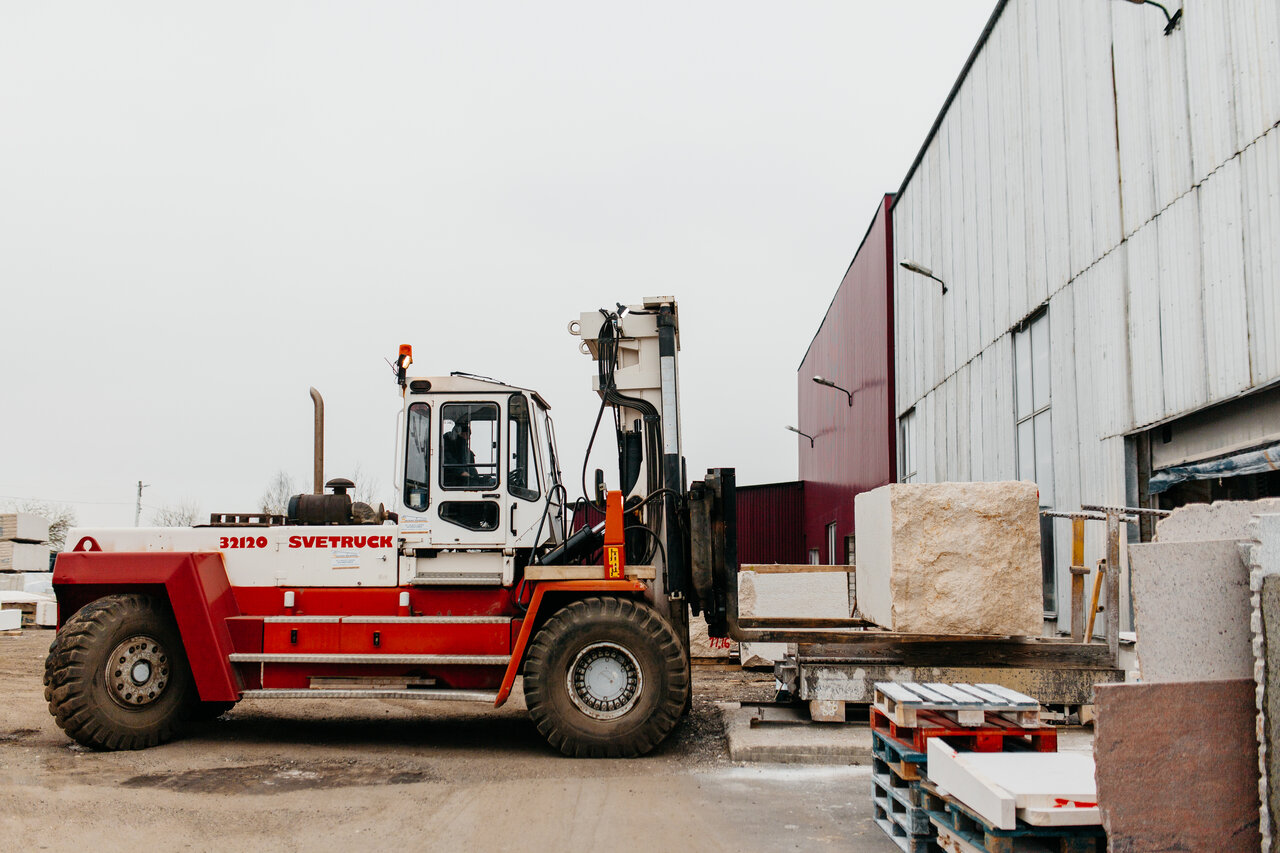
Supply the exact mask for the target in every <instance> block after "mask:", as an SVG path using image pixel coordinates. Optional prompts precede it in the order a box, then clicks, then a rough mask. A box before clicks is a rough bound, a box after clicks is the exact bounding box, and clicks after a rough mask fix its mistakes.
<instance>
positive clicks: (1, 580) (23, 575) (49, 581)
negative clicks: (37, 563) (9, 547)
mask: <svg viewBox="0 0 1280 853" xmlns="http://www.w3.org/2000/svg"><path fill="white" fill-rule="evenodd" d="M0 590H18V591H20V592H44V593H51V592H53V572H0Z"/></svg>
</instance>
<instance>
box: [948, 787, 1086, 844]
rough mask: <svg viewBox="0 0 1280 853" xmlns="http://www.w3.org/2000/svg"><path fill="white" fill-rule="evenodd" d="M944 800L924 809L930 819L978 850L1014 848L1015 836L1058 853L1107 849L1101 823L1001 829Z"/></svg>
mask: <svg viewBox="0 0 1280 853" xmlns="http://www.w3.org/2000/svg"><path fill="white" fill-rule="evenodd" d="M939 802H942V801H940V800H938V799H937V798H936V797H934V798H933V804H934V805H936V804H937V803H939ZM945 803H946V805H945V808H944V809H943V810H941V811H939V810H937V809H935V808H926V809H925V813H926V814H927V815H928V817H929V819H930V822H931V823H933V824H935V825H937V826H941V827H944V828H946V829H947V830H949V831H950V832H951V833H952V834H954V835H956V836H958V837H959V838H961V839H963V840H964V841H965V842H966V843H968V844H971V845H973V846H974V847H975V848H977V849H978V850H982V851H989V850H1009V849H1017V848H1016V847H1011V843H1012V842H1014V841H1015V839H1025V840H1028V841H1036V842H1039V843H1040V844H1042V845H1045V846H1048V847H1050V849H1056V850H1057V851H1059V853H1103V851H1105V850H1106V848H1107V842H1106V838H1107V835H1106V831H1105V830H1104V829H1103V828H1102V827H1101V826H1096V825H1094V826H1032V825H1031V824H1029V823H1025V822H1023V821H1018V827H1017V829H1000V828H998V827H994V826H991V825H990V824H989V823H987V822H986V821H985V820H983V819H982V818H981V817H979V816H978V815H977V813H975V812H974V811H972V810H971V809H969V808H967V807H966V806H964V805H963V804H961V803H959V802H957V801H956V800H954V799H952V798H947V799H946V801H945ZM1051 842H1057V844H1056V845H1054V844H1052V843H1051Z"/></svg>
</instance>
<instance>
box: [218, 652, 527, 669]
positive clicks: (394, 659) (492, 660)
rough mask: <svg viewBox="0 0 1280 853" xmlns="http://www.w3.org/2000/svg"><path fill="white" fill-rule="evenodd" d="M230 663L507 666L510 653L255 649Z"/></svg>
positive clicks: (233, 657) (237, 654)
mask: <svg viewBox="0 0 1280 853" xmlns="http://www.w3.org/2000/svg"><path fill="white" fill-rule="evenodd" d="M227 659H228V660H230V661H231V662H232V663H337V664H360V663H372V664H379V663H385V664H393V663H394V664H406V663H419V664H434V665H436V666H446V665H455V664H456V665H461V666H506V665H507V664H508V663H510V662H511V656H510V655H307V654H297V655H295V654H280V653H267V654H261V653H257V652H234V653H232V654H230V655H227Z"/></svg>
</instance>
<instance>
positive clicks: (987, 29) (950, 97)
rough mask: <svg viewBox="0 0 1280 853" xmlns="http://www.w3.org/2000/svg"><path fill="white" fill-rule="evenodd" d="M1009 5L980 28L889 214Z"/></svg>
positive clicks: (999, 6) (1003, 0)
mask: <svg viewBox="0 0 1280 853" xmlns="http://www.w3.org/2000/svg"><path fill="white" fill-rule="evenodd" d="M1008 5H1009V0H999V1H998V2H997V3H996V8H995V9H994V10H993V11H992V12H991V17H990V18H987V23H986V26H984V27H983V28H982V32H981V33H980V34H979V35H978V41H977V43H976V44H974V46H973V50H971V51H970V52H969V58H968V59H966V60H965V61H964V67H963V68H961V69H960V76H958V77H956V82H955V83H954V84H953V85H952V86H951V91H950V93H948V94H947V99H946V100H945V101H943V102H942V109H940V110H939V111H938V115H937V117H936V118H935V119H934V120H933V127H931V128H929V133H928V134H926V135H925V138H924V144H923V145H921V146H920V150H919V151H918V152H916V159H914V160H912V161H911V166H910V167H909V168H908V169H907V175H906V177H904V178H903V179H902V184H901V185H900V186H899V187H898V191H897V192H896V193H894V196H893V203H892V204H891V205H889V213H890V214H892V213H893V209H894V208H895V207H897V206H898V200H899V199H901V198H902V194H903V193H904V192H905V191H906V189H907V184H909V183H911V178H912V176H913V175H915V173H916V169H918V168H919V167H920V161H922V160H923V159H924V154H925V152H926V151H928V150H929V144H930V143H931V142H933V138H934V137H935V136H937V135H938V129H939V128H940V127H942V119H943V118H945V117H946V115H947V110H949V109H951V104H952V102H953V101H955V99H956V95H958V94H959V93H960V87H961V86H962V85H964V81H965V80H966V79H967V78H968V77H969V70H970V69H971V68H973V63H974V61H975V60H976V59H977V58H978V54H979V53H981V52H982V48H983V47H985V46H986V44H987V40H988V39H990V38H991V31H992V30H993V29H994V28H995V25H996V21H998V20H1000V15H1001V14H1003V13H1004V10H1005V7H1006V6H1008Z"/></svg>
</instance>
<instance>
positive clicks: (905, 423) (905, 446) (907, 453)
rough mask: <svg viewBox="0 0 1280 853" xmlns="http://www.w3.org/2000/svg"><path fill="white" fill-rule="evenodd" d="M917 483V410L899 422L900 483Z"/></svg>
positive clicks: (910, 412)
mask: <svg viewBox="0 0 1280 853" xmlns="http://www.w3.org/2000/svg"><path fill="white" fill-rule="evenodd" d="M915 481H916V410H915V409H911V410H910V411H909V412H907V413H906V414H905V415H903V416H902V417H901V418H900V419H899V420H898V482H899V483H914V482H915Z"/></svg>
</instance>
